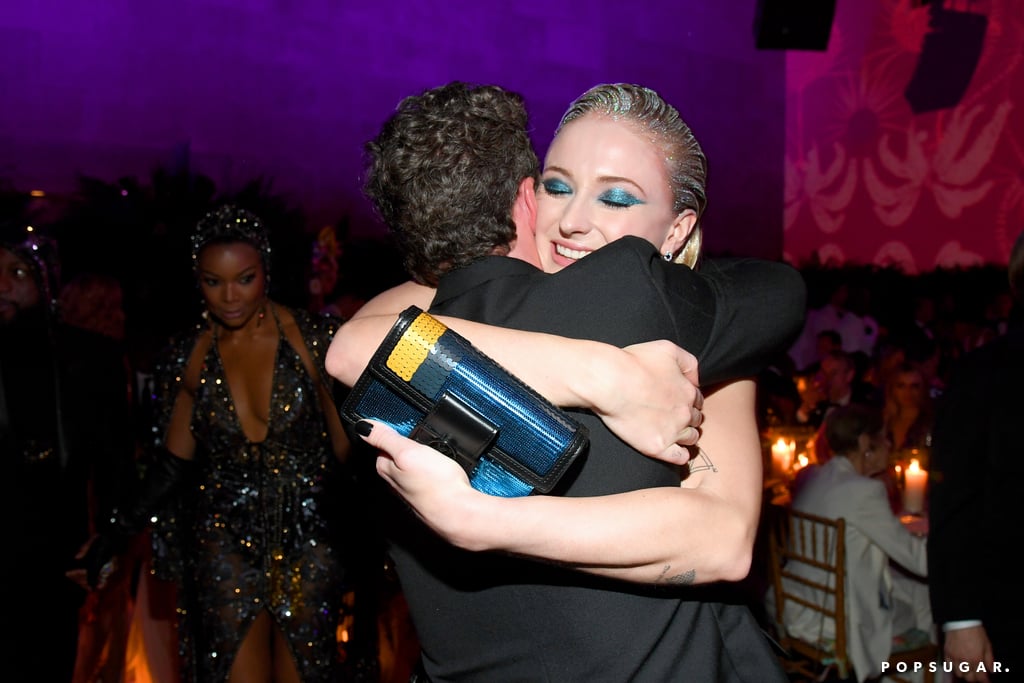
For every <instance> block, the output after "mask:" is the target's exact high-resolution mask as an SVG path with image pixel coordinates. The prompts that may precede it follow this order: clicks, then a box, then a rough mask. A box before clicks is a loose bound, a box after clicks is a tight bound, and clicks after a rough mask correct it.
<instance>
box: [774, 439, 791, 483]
mask: <svg viewBox="0 0 1024 683" xmlns="http://www.w3.org/2000/svg"><path fill="white" fill-rule="evenodd" d="M795 448H796V444H795V443H793V442H790V443H788V444H787V443H786V440H785V439H783V438H782V437H779V440H778V441H776V442H775V443H773V444H772V476H774V477H785V476H786V473H787V472H789V466H790V464H791V463H792V461H793V450H794V449H795Z"/></svg>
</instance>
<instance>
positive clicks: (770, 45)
mask: <svg viewBox="0 0 1024 683" xmlns="http://www.w3.org/2000/svg"><path fill="white" fill-rule="evenodd" d="M835 13H836V2H835V0H758V2H757V11H756V13H755V16H754V38H755V39H756V41H757V42H756V44H757V49H759V50H827V49H828V37H829V35H830V34H831V33H832V19H833V17H834V16H835Z"/></svg>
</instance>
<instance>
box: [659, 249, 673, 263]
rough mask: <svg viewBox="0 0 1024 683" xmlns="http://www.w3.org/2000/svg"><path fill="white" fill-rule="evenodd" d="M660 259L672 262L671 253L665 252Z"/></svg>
mask: <svg viewBox="0 0 1024 683" xmlns="http://www.w3.org/2000/svg"><path fill="white" fill-rule="evenodd" d="M661 258H663V259H665V260H666V261H671V260H672V252H671V251H666V252H665V254H664V255H663V256H662V257H661Z"/></svg>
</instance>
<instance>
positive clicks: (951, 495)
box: [928, 233, 1024, 681]
mask: <svg viewBox="0 0 1024 683" xmlns="http://www.w3.org/2000/svg"><path fill="white" fill-rule="evenodd" d="M1008 276H1009V283H1010V290H1011V291H1012V292H1013V295H1014V297H1015V299H1016V307H1017V309H1018V312H1019V310H1020V309H1021V308H1022V307H1024V233H1022V234H1021V235H1019V236H1018V237H1017V240H1016V242H1015V244H1014V247H1013V250H1012V252H1011V254H1010V261H1009V268H1008ZM1008 317H1010V318H1011V319H1014V318H1015V319H1016V322H1015V324H1013V325H1010V326H1009V327H1008V329H1007V331H1006V333H1005V334H1002V335H997V336H995V337H993V338H992V339H991V340H990V341H988V342H987V343H985V344H984V345H983V346H981V347H979V348H978V349H976V350H974V351H972V352H970V353H968V354H967V355H966V356H964V357H963V358H962V359H961V360H960V361H959V362H957V364H956V365H955V367H954V371H953V374H952V376H951V377H950V381H949V384H948V387H947V391H946V393H945V394H944V395H943V397H942V398H941V399H940V401H939V405H938V415H937V419H936V421H935V429H934V434H933V439H932V453H931V475H930V480H931V489H930V493H929V496H930V499H929V519H930V529H929V535H928V569H929V572H930V574H931V585H930V589H931V605H932V610H933V612H934V615H935V621H936V623H937V624H939V625H940V626H941V627H942V631H943V639H944V644H943V651H944V657H945V659H946V660H947V661H951V662H952V663H953V665H954V667H955V670H956V672H957V674H958V675H959V676H961V677H962V678H963V679H964V680H967V681H990V680H991V681H1011V680H1015V681H1016V680H1021V672H1022V671H1024V656H1022V654H1021V653H1022V650H1021V643H1022V642H1024V588H1022V584H1021V582H1020V578H1019V576H1018V574H1017V572H1018V565H1017V562H1015V561H1013V560H1011V559H1009V557H1008V556H1007V553H1008V552H1011V551H1012V550H1011V549H1012V547H1013V545H1014V542H1013V540H1012V539H1013V536H1014V535H1015V534H1016V531H1017V530H1019V529H1020V528H1021V525H1024V513H1022V509H1024V508H1022V507H1021V505H1020V501H1019V499H1018V496H1019V495H1020V493H1019V491H1018V490H1017V487H1018V486H1019V484H1020V482H1021V481H1022V479H1024V457H1022V455H1024V451H1022V448H1021V436H1020V432H1019V427H1020V422H1021V417H1022V416H1024V398H1022V397H1024V393H1022V392H1021V387H1022V386H1024V325H1021V324H1020V322H1019V317H1017V316H1008ZM997 664H998V666H999V670H1001V671H1002V673H995V672H996V671H997V669H996V666H997Z"/></svg>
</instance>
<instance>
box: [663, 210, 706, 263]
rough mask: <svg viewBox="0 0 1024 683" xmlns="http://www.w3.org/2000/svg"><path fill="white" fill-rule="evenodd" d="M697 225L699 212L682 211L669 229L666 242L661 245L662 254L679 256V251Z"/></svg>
mask: <svg viewBox="0 0 1024 683" xmlns="http://www.w3.org/2000/svg"><path fill="white" fill-rule="evenodd" d="M695 225H697V212H696V211H694V210H693V209H684V210H683V211H681V212H680V213H679V215H678V216H676V218H675V220H674V221H672V225H671V226H670V227H669V229H668V234H667V235H666V236H665V241H664V242H663V243H662V245H661V253H662V254H664V253H667V252H671V253H673V254H678V253H679V250H680V249H682V248H683V245H684V244H686V238H687V237H689V236H690V233H691V232H693V226H695Z"/></svg>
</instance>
